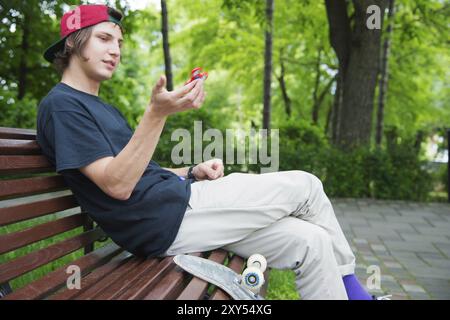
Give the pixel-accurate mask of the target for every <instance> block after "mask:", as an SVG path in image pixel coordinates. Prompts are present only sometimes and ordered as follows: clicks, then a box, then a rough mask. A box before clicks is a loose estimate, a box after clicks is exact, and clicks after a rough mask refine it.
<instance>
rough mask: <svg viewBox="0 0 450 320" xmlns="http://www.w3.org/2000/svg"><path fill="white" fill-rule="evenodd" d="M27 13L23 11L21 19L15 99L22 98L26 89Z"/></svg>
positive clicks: (28, 32) (28, 33) (28, 30)
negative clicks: (19, 53) (17, 80)
mask: <svg viewBox="0 0 450 320" xmlns="http://www.w3.org/2000/svg"><path fill="white" fill-rule="evenodd" d="M28 18H29V16H28V14H27V13H26V11H24V19H23V20H22V32H23V33H22V42H21V45H20V48H21V55H20V65H19V83H18V92H17V99H18V100H22V99H23V97H24V96H25V94H26V91H27V75H28V67H27V58H28V48H29V43H28V41H29V35H30V29H29V21H28Z"/></svg>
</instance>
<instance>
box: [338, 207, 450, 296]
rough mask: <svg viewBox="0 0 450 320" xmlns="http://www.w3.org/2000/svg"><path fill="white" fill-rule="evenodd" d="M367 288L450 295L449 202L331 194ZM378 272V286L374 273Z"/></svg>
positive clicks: (380, 292) (377, 291) (399, 293)
mask: <svg viewBox="0 0 450 320" xmlns="http://www.w3.org/2000/svg"><path fill="white" fill-rule="evenodd" d="M331 202H332V203H333V207H334V210H335V213H336V216H337V218H338V220H339V222H340V224H341V227H342V229H343V230H344V233H345V234H346V236H347V240H348V241H349V243H350V246H351V247H352V249H353V250H354V252H355V255H356V264H357V265H356V274H357V276H358V278H359V279H360V280H361V281H362V283H363V284H364V285H365V286H366V288H367V289H368V291H369V292H370V293H372V294H376V295H386V294H392V299H394V300H400V299H402V300H403V299H408V300H409V299H446V300H447V299H450V204H448V203H417V202H407V201H396V200H392V201H391V200H372V199H343V198H339V199H331ZM378 271H379V274H380V276H381V279H380V281H379V287H378V286H377V284H378V283H377V281H376V279H375V277H374V276H373V275H376V274H377V272H378Z"/></svg>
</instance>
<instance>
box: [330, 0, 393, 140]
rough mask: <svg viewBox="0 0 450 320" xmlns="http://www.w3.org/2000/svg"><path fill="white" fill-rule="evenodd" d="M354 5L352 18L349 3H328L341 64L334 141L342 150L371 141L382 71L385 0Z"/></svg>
mask: <svg viewBox="0 0 450 320" xmlns="http://www.w3.org/2000/svg"><path fill="white" fill-rule="evenodd" d="M352 3H353V7H352V9H353V16H352V17H349V15H348V8H347V3H346V1H345V0H325V5H326V11H327V17H328V22H329V36H330V43H331V45H332V47H333V49H334V51H335V52H336V55H337V58H338V61H339V73H338V80H337V89H336V94H335V105H334V109H335V110H334V112H335V115H334V117H335V118H334V120H333V125H334V126H335V129H334V131H335V137H334V138H335V141H334V142H335V143H336V144H337V145H338V146H340V147H341V148H342V149H349V148H352V147H356V146H358V145H365V144H368V143H369V142H370V135H371V130H370V129H371V126H372V113H373V109H374V95H375V88H376V80H377V75H378V71H379V67H378V66H379V56H380V45H381V28H382V24H383V14H381V13H383V12H384V10H385V8H386V1H385V0H353V1H352ZM374 5H375V6H374ZM369 7H370V8H369ZM371 8H374V10H375V11H374V12H373V13H372V15H371V16H369V19H375V20H376V23H375V27H374V28H370V26H369V23H368V20H369V19H368V17H367V14H366V13H368V12H369V11H370V9H371ZM368 9H369V10H368Z"/></svg>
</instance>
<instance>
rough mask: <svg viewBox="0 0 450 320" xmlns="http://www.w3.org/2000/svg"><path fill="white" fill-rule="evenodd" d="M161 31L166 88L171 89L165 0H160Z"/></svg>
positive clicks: (170, 64) (170, 65) (170, 63)
mask: <svg viewBox="0 0 450 320" xmlns="http://www.w3.org/2000/svg"><path fill="white" fill-rule="evenodd" d="M161 33H162V38H163V49H164V65H165V67H166V78H167V90H169V91H172V90H173V80H172V58H171V56H170V45H169V17H168V12H167V3H166V0H161Z"/></svg>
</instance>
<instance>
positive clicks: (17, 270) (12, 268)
mask: <svg viewBox="0 0 450 320" xmlns="http://www.w3.org/2000/svg"><path fill="white" fill-rule="evenodd" d="M104 235H105V233H104V232H103V231H102V230H101V229H94V230H91V231H88V232H85V233H82V234H79V235H77V236H75V237H72V238H69V239H66V240H64V241H61V242H58V243H55V244H53V245H50V246H48V247H46V248H44V249H40V250H37V251H33V252H31V253H29V254H27V255H25V256H22V257H19V258H16V259H14V260H11V261H8V262H6V263H3V264H1V265H0V283H4V282H8V281H10V280H12V279H15V278H17V277H18V276H21V275H23V274H25V273H27V272H29V271H32V270H34V269H36V268H38V267H40V266H43V265H45V264H47V263H49V262H51V261H54V260H56V259H58V258H61V257H63V256H65V255H67V254H69V253H71V252H74V251H76V250H78V249H80V248H82V247H84V246H86V245H87V244H89V243H91V242H94V241H96V240H98V239H100V238H101V237H103V236H104Z"/></svg>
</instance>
